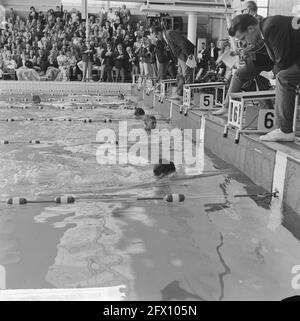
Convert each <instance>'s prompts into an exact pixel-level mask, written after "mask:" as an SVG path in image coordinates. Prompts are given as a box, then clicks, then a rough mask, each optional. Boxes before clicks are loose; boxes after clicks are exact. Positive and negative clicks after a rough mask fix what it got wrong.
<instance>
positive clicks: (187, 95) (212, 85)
mask: <svg viewBox="0 0 300 321" xmlns="http://www.w3.org/2000/svg"><path fill="white" fill-rule="evenodd" d="M204 89H212V91H213V93H214V94H213V93H205V92H204ZM225 90H226V88H225V83H224V82H208V83H200V84H186V85H184V86H183V108H184V109H185V114H186V113H187V110H188V109H191V106H192V96H193V97H194V103H193V108H192V109H197V110H212V109H213V108H214V107H218V108H220V107H222V106H223V101H224V100H225ZM198 106H199V107H198Z"/></svg>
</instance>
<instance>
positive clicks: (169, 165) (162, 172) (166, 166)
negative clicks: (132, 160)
mask: <svg viewBox="0 0 300 321" xmlns="http://www.w3.org/2000/svg"><path fill="white" fill-rule="evenodd" d="M174 173H176V167H175V165H174V163H173V162H171V161H167V160H164V159H161V158H160V159H159V163H158V164H156V165H154V167H153V174H154V175H155V176H156V177H164V176H166V175H169V174H174Z"/></svg>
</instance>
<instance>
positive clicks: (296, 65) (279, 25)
mask: <svg viewBox="0 0 300 321" xmlns="http://www.w3.org/2000/svg"><path fill="white" fill-rule="evenodd" d="M295 21H296V22H297V23H296V22H295ZM229 35H230V36H232V37H235V38H236V39H237V40H240V41H242V42H244V43H248V44H250V45H251V44H255V43H256V42H257V41H259V40H261V39H263V41H264V43H265V45H266V48H267V51H268V55H269V57H270V58H271V60H272V61H273V62H274V63H275V66H274V74H275V75H276V95H275V121H276V127H277V129H275V130H273V131H271V132H270V133H268V134H266V135H263V136H261V137H260V139H261V140H263V141H286V142H289V141H294V140H295V133H293V116H294V107H295V92H296V87H297V85H298V84H300V23H299V21H298V20H297V19H296V18H295V17H289V16H272V17H268V18H265V19H263V20H262V21H261V22H258V21H257V19H255V18H254V17H253V16H252V15H249V14H242V15H238V16H236V17H234V18H233V19H232V22H231V27H230V28H229Z"/></svg>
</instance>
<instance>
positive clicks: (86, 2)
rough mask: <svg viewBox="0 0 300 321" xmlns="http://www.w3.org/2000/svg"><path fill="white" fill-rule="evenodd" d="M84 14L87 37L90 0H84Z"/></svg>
mask: <svg viewBox="0 0 300 321" xmlns="http://www.w3.org/2000/svg"><path fill="white" fill-rule="evenodd" d="M82 16H83V18H84V19H85V38H86V39H88V38H89V34H90V31H89V19H88V18H89V13H88V0H82Z"/></svg>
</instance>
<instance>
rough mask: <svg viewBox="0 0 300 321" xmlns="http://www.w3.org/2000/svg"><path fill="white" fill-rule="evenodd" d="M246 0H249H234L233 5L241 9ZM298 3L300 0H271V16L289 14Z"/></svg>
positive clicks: (299, 3)
mask: <svg viewBox="0 0 300 321" xmlns="http://www.w3.org/2000/svg"><path fill="white" fill-rule="evenodd" d="M246 1H247V0H245V1H241V0H232V7H233V8H234V9H236V10H237V11H239V10H240V9H241V4H243V3H245V2H246ZM254 1H255V0H254ZM256 2H257V1H256ZM296 5H300V0H284V1H283V0H269V16H274V15H285V16H289V15H291V14H292V10H293V7H294V6H296Z"/></svg>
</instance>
